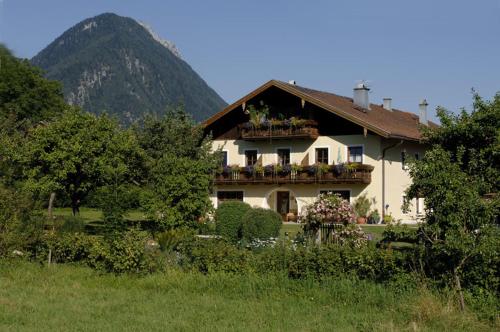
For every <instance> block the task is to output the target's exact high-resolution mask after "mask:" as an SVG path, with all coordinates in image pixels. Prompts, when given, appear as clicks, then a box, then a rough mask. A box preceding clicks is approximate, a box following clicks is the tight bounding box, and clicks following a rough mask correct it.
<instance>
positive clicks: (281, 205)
mask: <svg viewBox="0 0 500 332" xmlns="http://www.w3.org/2000/svg"><path fill="white" fill-rule="evenodd" d="M276 210H277V212H278V213H279V214H280V215H281V218H282V219H283V220H286V215H287V214H288V212H290V193H289V192H288V191H278V192H277V193H276Z"/></svg>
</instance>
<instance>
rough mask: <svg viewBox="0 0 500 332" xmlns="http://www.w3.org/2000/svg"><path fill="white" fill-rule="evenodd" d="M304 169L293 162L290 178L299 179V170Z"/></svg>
mask: <svg viewBox="0 0 500 332" xmlns="http://www.w3.org/2000/svg"><path fill="white" fill-rule="evenodd" d="M301 171H302V166H301V165H299V164H297V163H293V164H291V165H290V178H291V179H292V180H295V179H297V175H298V174H299V172H301Z"/></svg>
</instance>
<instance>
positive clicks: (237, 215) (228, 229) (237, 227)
mask: <svg viewBox="0 0 500 332" xmlns="http://www.w3.org/2000/svg"><path fill="white" fill-rule="evenodd" d="M251 209H252V208H251V207H250V205H248V204H247V203H243V202H240V201H228V202H223V203H221V205H220V206H219V207H218V208H217V210H215V232H216V233H217V234H218V235H221V236H223V237H225V238H227V239H228V240H230V241H232V242H237V241H238V240H240V239H241V225H242V220H243V216H244V215H245V213H247V212H248V211H250V210H251Z"/></svg>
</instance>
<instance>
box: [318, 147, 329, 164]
mask: <svg viewBox="0 0 500 332" xmlns="http://www.w3.org/2000/svg"><path fill="white" fill-rule="evenodd" d="M316 163H317V164H328V148H316Z"/></svg>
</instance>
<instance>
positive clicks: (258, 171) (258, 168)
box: [253, 164, 264, 178]
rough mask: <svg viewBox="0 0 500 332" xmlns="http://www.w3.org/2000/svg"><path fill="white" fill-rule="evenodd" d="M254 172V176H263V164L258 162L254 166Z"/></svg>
mask: <svg viewBox="0 0 500 332" xmlns="http://www.w3.org/2000/svg"><path fill="white" fill-rule="evenodd" d="M253 169H254V172H255V176H256V177H257V178H263V177H264V166H262V165H260V164H257V165H255V166H254V168H253Z"/></svg>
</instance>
